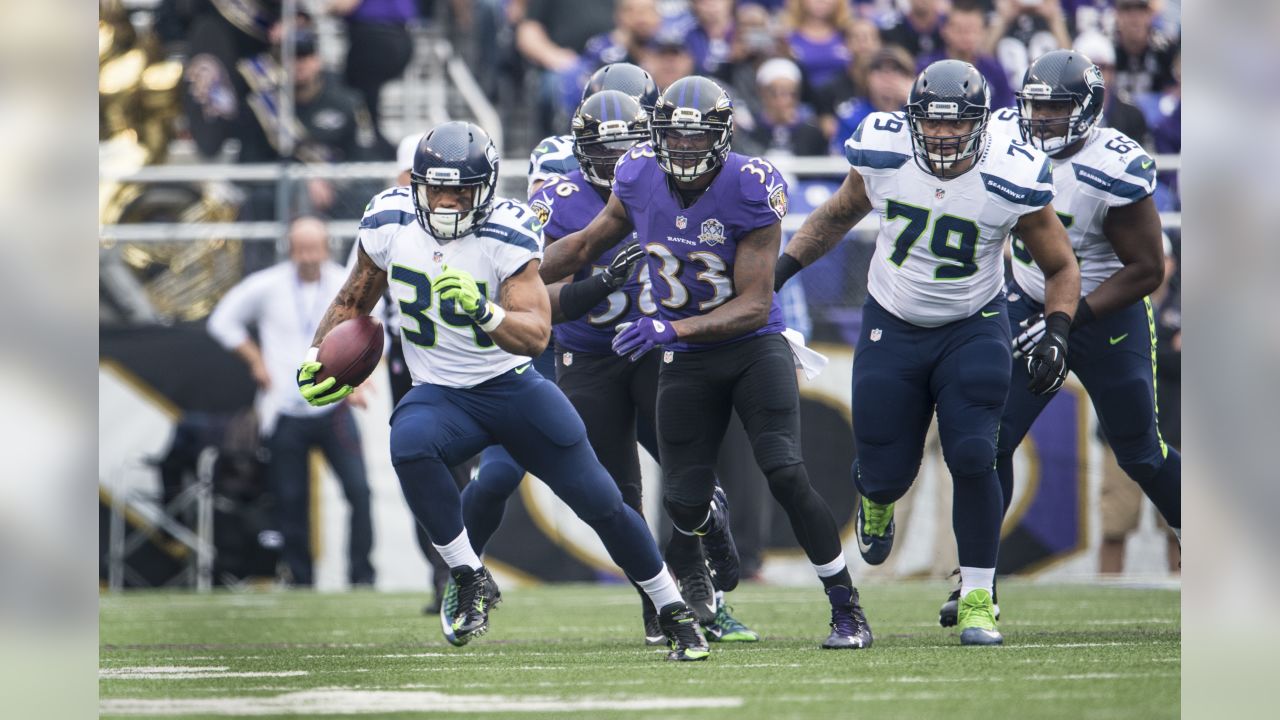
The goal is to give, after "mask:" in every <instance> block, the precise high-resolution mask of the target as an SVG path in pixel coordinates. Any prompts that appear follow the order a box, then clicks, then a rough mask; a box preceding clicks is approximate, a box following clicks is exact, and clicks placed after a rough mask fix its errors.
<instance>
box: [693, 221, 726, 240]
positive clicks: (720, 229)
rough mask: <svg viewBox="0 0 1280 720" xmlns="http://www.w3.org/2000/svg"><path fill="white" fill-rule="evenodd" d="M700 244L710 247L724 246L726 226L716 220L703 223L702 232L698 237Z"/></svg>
mask: <svg viewBox="0 0 1280 720" xmlns="http://www.w3.org/2000/svg"><path fill="white" fill-rule="evenodd" d="M698 242H704V243H706V244H708V245H722V244H724V225H723V224H722V223H721V222H720V221H719V220H717V219H715V218H711V219H710V220H707V221H705V222H703V223H702V232H701V233H700V234H699V235H698Z"/></svg>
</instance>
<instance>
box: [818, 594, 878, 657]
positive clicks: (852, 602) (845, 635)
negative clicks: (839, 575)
mask: <svg viewBox="0 0 1280 720" xmlns="http://www.w3.org/2000/svg"><path fill="white" fill-rule="evenodd" d="M827 599H828V600H830V601H831V634H830V635H828V636H827V639H826V640H823V641H822V647H823V648H825V649H827V650H858V649H866V648H869V647H871V641H872V637H871V625H870V624H869V623H868V622H867V616H866V615H865V614H864V613H863V612H862V606H861V605H859V604H858V591H857V589H855V588H847V587H845V586H843V585H836V586H835V587H833V588H829V589H828V590H827Z"/></svg>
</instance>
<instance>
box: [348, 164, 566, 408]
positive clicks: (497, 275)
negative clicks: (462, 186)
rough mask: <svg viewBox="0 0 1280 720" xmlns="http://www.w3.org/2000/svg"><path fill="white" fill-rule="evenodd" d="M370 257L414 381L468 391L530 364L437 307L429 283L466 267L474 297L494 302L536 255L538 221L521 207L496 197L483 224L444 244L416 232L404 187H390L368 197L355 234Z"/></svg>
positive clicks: (451, 311) (539, 243) (418, 226)
mask: <svg viewBox="0 0 1280 720" xmlns="http://www.w3.org/2000/svg"><path fill="white" fill-rule="evenodd" d="M356 239H357V241H358V242H359V243H360V247H361V248H362V249H363V250H364V252H365V254H366V255H368V256H369V259H371V260H373V263H374V264H375V265H377V266H378V267H379V268H382V269H383V270H385V271H386V272H387V285H388V288H389V290H390V292H391V297H392V300H393V301H395V302H396V303H397V304H398V305H399V307H400V314H401V323H400V336H401V337H402V338H403V340H404V357H405V363H406V364H407V365H408V366H409V374H410V375H412V376H413V383H414V384H415V385H419V384H422V383H429V384H431V385H443V386H446V387H455V388H467V387H474V386H476V385H479V384H480V383H482V382H484V381H485V380H489V379H491V378H494V377H497V376H498V375H501V374H502V373H504V372H506V371H508V370H510V369H512V368H515V367H519V366H520V365H522V364H524V363H526V362H529V358H527V357H523V356H520V355H513V354H511V353H509V352H507V351H506V350H503V349H502V348H500V347H498V345H497V344H496V343H494V341H493V338H491V337H489V335H488V334H487V333H485V331H483V330H481V329H480V328H479V327H477V326H476V325H475V323H473V322H471V319H470V318H468V317H466V316H465V315H462V314H460V313H458V312H456V311H455V310H454V308H453V305H452V304H451V303H442V302H441V301H440V298H439V297H438V296H436V295H435V294H434V293H432V292H431V280H432V278H434V277H435V276H436V275H437V274H439V273H440V272H441V271H442V270H443V269H444V268H445V267H446V266H447V267H450V268H457V269H459V270H466V271H467V272H469V273H471V276H472V277H474V278H475V280H476V285H478V286H479V288H480V292H481V293H483V294H484V296H485V297H487V298H488V299H489V301H490V302H495V303H496V302H498V295H499V291H500V289H501V287H502V283H503V281H505V280H506V279H507V278H509V277H511V276H512V275H514V274H516V273H517V272H519V271H520V270H521V269H523V268H524V266H525V265H527V264H528V263H529V262H530V261H532V260H538V259H541V258H542V223H541V222H539V220H538V218H537V216H535V215H534V214H533V212H532V211H531V210H529V208H527V207H525V205H524V204H523V203H519V202H516V201H513V200H506V199H502V198H496V199H495V200H494V205H493V210H492V211H491V212H490V213H489V217H488V218H487V219H486V220H485V222H484V223H482V224H480V225H479V226H477V227H476V228H475V229H474V230H473V231H472V232H471V233H469V234H467V235H464V236H462V237H460V238H458V239H456V240H449V241H446V242H444V243H440V242H438V241H437V240H436V239H435V238H434V237H432V236H431V235H430V234H429V233H427V232H426V231H425V230H423V229H422V225H421V224H420V223H419V222H418V218H417V216H416V215H415V214H414V210H413V201H412V200H411V199H410V197H409V188H407V187H403V186H402V187H393V188H390V189H388V190H384V191H383V192H381V193H379V194H378V195H376V196H375V197H374V198H373V201H372V202H370V203H369V207H368V208H366V209H365V213H364V218H362V219H361V220H360V229H359V231H358V232H357V234H356Z"/></svg>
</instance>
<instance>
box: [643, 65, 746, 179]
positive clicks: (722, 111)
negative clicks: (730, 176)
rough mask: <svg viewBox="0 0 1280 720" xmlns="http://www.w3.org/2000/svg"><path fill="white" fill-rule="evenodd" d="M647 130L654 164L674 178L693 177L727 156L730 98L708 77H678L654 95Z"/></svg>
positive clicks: (716, 166) (698, 176)
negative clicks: (655, 157) (651, 142)
mask: <svg viewBox="0 0 1280 720" xmlns="http://www.w3.org/2000/svg"><path fill="white" fill-rule="evenodd" d="M649 134H650V136H651V137H652V138H653V152H654V154H655V155H656V156H657V158H658V166H659V167H661V168H662V170H663V171H664V172H666V173H667V174H668V175H670V176H671V177H673V178H675V179H676V180H685V181H689V180H695V179H697V178H700V177H702V176H703V175H706V174H707V173H709V172H711V171H713V170H715V169H716V168H718V167H720V166H721V165H723V164H724V161H725V158H727V157H728V156H729V143H730V142H731V141H732V140H733V101H732V100H730V99H729V93H727V92H725V91H724V88H722V87H720V86H719V85H717V84H716V83H715V82H714V81H713V80H711V79H709V78H705V77H702V76H700V75H691V76H689V77H686V78H681V79H679V80H677V81H675V82H673V83H671V86H670V87H668V88H667V89H666V91H665V92H663V93H662V95H661V96H659V97H658V104H657V105H656V106H655V107H654V109H653V118H652V119H651V120H650V121H649Z"/></svg>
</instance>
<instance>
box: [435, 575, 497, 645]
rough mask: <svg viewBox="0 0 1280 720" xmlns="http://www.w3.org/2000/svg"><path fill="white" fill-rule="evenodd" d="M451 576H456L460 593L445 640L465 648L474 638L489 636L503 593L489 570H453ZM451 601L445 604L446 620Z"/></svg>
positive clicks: (442, 611) (446, 599)
mask: <svg viewBox="0 0 1280 720" xmlns="http://www.w3.org/2000/svg"><path fill="white" fill-rule="evenodd" d="M449 574H450V575H452V576H453V582H452V583H451V584H452V585H453V586H455V587H456V593H455V602H454V604H453V611H452V614H451V620H450V622H449V627H448V628H447V629H445V634H444V637H445V639H446V640H448V641H449V642H450V643H451V644H453V645H456V646H459V647H461V646H463V645H466V644H467V643H468V642H470V641H471V640H472V638H477V637H480V636H481V635H483V634H485V633H486V632H488V630H489V611H490V610H492V609H493V608H494V607H495V606H497V604H498V603H500V602H502V593H501V592H499V590H498V584H497V583H496V582H494V580H493V576H492V575H490V574H489V570H488V569H487V568H484V567H481V568H480V569H479V570H472V569H471V568H467V567H460V568H452V569H450V570H449ZM448 600H449V598H448V596H447V595H446V598H445V602H442V603H441V608H440V613H441V617H442V618H443V617H444V613H445V609H446V606H447V605H448V604H449V603H448Z"/></svg>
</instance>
